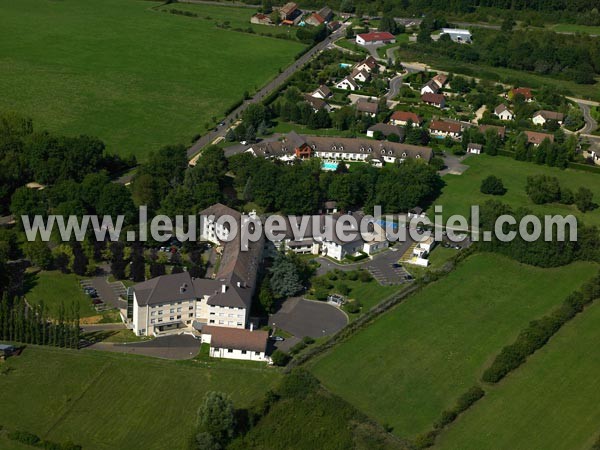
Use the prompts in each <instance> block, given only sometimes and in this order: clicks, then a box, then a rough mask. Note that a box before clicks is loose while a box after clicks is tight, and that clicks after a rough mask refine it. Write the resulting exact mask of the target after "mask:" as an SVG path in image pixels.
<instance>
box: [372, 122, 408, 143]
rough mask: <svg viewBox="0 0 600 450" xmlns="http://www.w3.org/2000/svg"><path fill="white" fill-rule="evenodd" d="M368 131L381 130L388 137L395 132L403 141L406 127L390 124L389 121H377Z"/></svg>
mask: <svg viewBox="0 0 600 450" xmlns="http://www.w3.org/2000/svg"><path fill="white" fill-rule="evenodd" d="M368 131H379V132H381V133H383V135H384V136H386V137H387V136H389V135H390V134H395V135H397V136H398V137H399V138H400V140H401V141H402V140H404V133H405V131H404V128H401V127H397V126H396V125H390V124H389V123H376V124H375V125H373V126H371V127H369V130H368Z"/></svg>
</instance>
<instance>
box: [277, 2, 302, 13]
mask: <svg viewBox="0 0 600 450" xmlns="http://www.w3.org/2000/svg"><path fill="white" fill-rule="evenodd" d="M296 9H298V5H297V4H296V3H293V2H289V3H286V4H285V5H283V6H282V7H281V8H280V9H279V12H280V13H281V14H284V15H286V16H288V15H290V14H291V13H293V12H294V11H296Z"/></svg>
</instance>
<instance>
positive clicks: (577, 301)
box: [481, 274, 600, 383]
mask: <svg viewBox="0 0 600 450" xmlns="http://www.w3.org/2000/svg"><path fill="white" fill-rule="evenodd" d="M599 297H600V274H598V275H596V276H595V277H594V278H592V279H591V280H590V281H588V282H587V283H585V284H584V285H583V287H582V288H581V291H578V292H574V293H572V294H571V295H569V296H568V297H567V298H566V299H565V300H564V302H563V304H562V305H561V306H559V307H558V308H557V309H556V310H555V311H553V312H552V313H550V314H549V315H547V316H544V317H542V318H541V319H539V320H534V321H532V322H530V323H529V325H528V326H527V328H525V330H523V331H522V332H521V334H519V336H518V337H517V340H516V341H515V342H514V343H513V344H511V345H508V346H506V347H504V348H503V349H502V351H501V352H500V354H499V355H498V356H496V359H494V362H493V363H492V365H491V366H490V367H489V368H488V369H486V371H485V372H484V373H483V375H482V377H481V379H482V380H483V381H485V382H487V383H497V382H498V381H500V380H501V379H502V378H504V377H505V376H506V375H507V374H508V373H510V372H511V371H513V370H514V369H516V368H517V367H519V366H520V365H521V364H523V363H524V362H525V360H526V359H527V357H528V356H529V355H531V354H533V353H534V352H535V351H536V350H538V349H540V348H541V347H543V346H544V344H546V342H548V340H549V339H550V338H551V337H552V336H553V335H554V333H556V332H557V331H558V330H559V329H560V328H561V327H562V326H563V325H564V324H565V323H567V322H568V321H569V320H571V319H572V318H573V317H575V315H577V314H578V313H580V312H581V311H583V308H584V307H585V306H586V305H588V304H590V303H591V302H593V301H594V300H595V299H597V298H599Z"/></svg>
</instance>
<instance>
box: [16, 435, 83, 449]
mask: <svg viewBox="0 0 600 450" xmlns="http://www.w3.org/2000/svg"><path fill="white" fill-rule="evenodd" d="M7 437H8V438H9V439H10V440H11V441H16V442H20V443H21V444H25V445H29V446H31V447H38V448H43V449H45V450H81V448H82V447H81V445H76V444H73V443H70V442H69V443H64V444H59V443H56V442H52V441H46V440H42V439H40V437H39V436H37V435H35V434H33V433H30V432H28V431H11V432H10V433H8V435H7Z"/></svg>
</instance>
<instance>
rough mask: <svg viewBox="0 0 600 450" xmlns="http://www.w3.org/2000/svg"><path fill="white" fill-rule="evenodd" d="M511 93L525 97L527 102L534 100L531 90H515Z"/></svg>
mask: <svg viewBox="0 0 600 450" xmlns="http://www.w3.org/2000/svg"><path fill="white" fill-rule="evenodd" d="M511 92H512V94H513V95H517V94H520V95H522V96H523V97H525V100H531V99H532V98H533V94H532V93H531V88H514V89H513V90H512V91H511Z"/></svg>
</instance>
